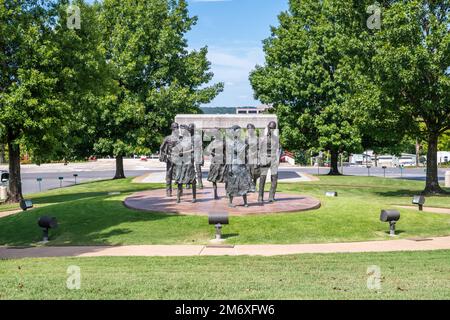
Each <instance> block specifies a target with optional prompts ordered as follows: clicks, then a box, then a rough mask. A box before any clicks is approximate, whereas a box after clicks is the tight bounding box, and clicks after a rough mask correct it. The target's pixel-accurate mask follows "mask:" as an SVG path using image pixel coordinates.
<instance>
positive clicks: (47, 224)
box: [38, 216, 58, 242]
mask: <svg viewBox="0 0 450 320" xmlns="http://www.w3.org/2000/svg"><path fill="white" fill-rule="evenodd" d="M38 226H39V227H41V228H42V230H43V239H42V240H43V242H48V239H49V238H48V230H49V229H55V228H57V227H58V221H57V220H56V218H55V217H47V216H43V217H40V218H39V220H38Z"/></svg>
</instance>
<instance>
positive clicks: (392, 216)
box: [380, 210, 400, 236]
mask: <svg viewBox="0 0 450 320" xmlns="http://www.w3.org/2000/svg"><path fill="white" fill-rule="evenodd" d="M380 220H381V221H382V222H389V229H390V232H389V234H390V235H391V236H395V224H396V223H397V221H398V220H400V212H399V211H398V210H381V215H380Z"/></svg>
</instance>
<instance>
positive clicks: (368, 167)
mask: <svg viewBox="0 0 450 320" xmlns="http://www.w3.org/2000/svg"><path fill="white" fill-rule="evenodd" d="M370 168H372V166H371V165H370V164H368V165H367V176H368V177H370Z"/></svg>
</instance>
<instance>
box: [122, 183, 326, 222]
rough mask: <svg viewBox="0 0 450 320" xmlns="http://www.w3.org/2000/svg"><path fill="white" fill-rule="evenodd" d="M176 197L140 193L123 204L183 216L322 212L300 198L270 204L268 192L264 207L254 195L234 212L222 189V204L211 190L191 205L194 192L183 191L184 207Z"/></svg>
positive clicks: (306, 198)
mask: <svg viewBox="0 0 450 320" xmlns="http://www.w3.org/2000/svg"><path fill="white" fill-rule="evenodd" d="M173 194H174V196H173V197H171V198H169V197H166V191H165V190H164V189H158V190H151V191H144V192H137V193H134V194H133V195H131V196H130V197H128V198H126V199H125V201H124V204H125V206H126V207H128V208H130V209H136V210H141V211H149V212H162V213H171V214H182V215H208V214H209V213H210V212H218V213H220V212H228V213H229V214H230V215H258V214H275V213H285V212H300V211H306V210H313V209H318V208H320V201H319V200H318V199H315V198H312V197H309V196H305V195H300V194H286V193H277V195H276V197H275V200H276V201H275V202H274V203H268V202H267V198H268V192H266V195H265V202H264V205H260V204H259V203H257V199H258V194H257V193H251V194H249V195H248V203H249V207H248V208H246V207H244V206H243V200H242V197H237V198H235V199H234V201H233V203H234V204H235V205H236V207H235V208H229V207H228V199H227V197H226V196H225V190H224V188H219V196H220V199H219V200H214V197H213V189H212V188H211V187H206V188H205V189H203V190H197V202H196V203H192V193H191V190H186V189H185V190H184V195H183V197H182V199H181V203H176V196H175V195H176V189H174V190H173Z"/></svg>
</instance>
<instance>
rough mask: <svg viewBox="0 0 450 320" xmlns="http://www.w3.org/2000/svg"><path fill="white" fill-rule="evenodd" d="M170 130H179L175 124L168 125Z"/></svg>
mask: <svg viewBox="0 0 450 320" xmlns="http://www.w3.org/2000/svg"><path fill="white" fill-rule="evenodd" d="M170 129H171V130H172V131H175V130H178V129H179V126H178V123H176V122H174V123H172V124H171V125H170Z"/></svg>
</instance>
